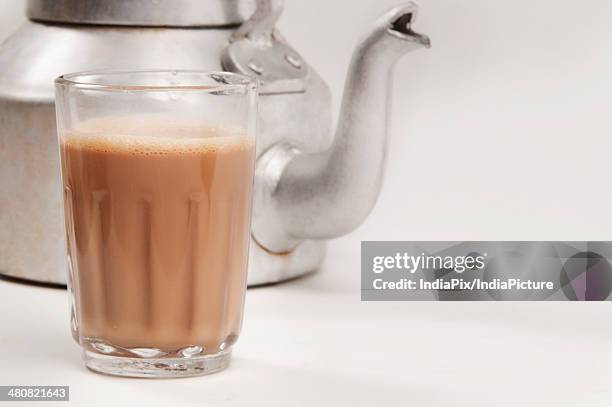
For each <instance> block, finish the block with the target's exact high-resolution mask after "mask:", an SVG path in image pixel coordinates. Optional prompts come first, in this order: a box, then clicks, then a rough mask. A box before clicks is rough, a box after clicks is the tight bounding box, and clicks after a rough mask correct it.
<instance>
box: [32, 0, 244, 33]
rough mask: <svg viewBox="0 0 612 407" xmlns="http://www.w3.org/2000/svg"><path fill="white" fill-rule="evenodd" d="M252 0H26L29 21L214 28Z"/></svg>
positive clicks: (238, 15) (239, 14)
mask: <svg viewBox="0 0 612 407" xmlns="http://www.w3.org/2000/svg"><path fill="white" fill-rule="evenodd" d="M254 11H255V1H254V0H28V3H27V9H26V15H27V16H28V18H29V19H31V20H38V21H45V22H55V23H73V24H99V25H122V26H149V27H197V26H200V27H217V26H226V25H236V24H241V23H242V22H244V21H245V20H246V19H248V18H249V16H251V15H252V14H253V12H254Z"/></svg>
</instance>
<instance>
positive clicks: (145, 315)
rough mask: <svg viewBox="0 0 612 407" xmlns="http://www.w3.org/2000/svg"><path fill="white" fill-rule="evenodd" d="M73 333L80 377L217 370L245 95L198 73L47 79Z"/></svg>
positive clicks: (242, 82)
mask: <svg viewBox="0 0 612 407" xmlns="http://www.w3.org/2000/svg"><path fill="white" fill-rule="evenodd" d="M55 89H56V111H57V127H58V137H59V146H60V155H61V173H62V187H63V197H64V209H65V224H66V239H67V257H68V290H69V293H70V297H71V311H70V312H71V329H72V335H73V337H74V339H75V340H76V341H77V342H78V343H79V344H80V346H81V347H82V349H83V359H84V361H85V364H86V366H87V367H88V368H90V369H92V370H94V371H97V372H102V373H107V374H113V375H120V376H136V377H177V376H192V375H200V374H206V373H212V372H215V371H218V370H221V369H223V368H225V367H226V366H227V365H228V363H229V361H230V355H231V351H232V346H233V345H234V343H235V342H236V339H237V338H238V334H239V332H240V327H241V324H242V314H243V305H244V295H245V290H246V273H247V260H248V246H249V241H250V218H251V193H252V187H253V167H254V161H255V130H256V115H257V111H256V105H257V83H256V80H254V79H251V78H249V77H246V76H242V75H236V74H231V73H225V72H203V71H98V72H83V73H72V74H67V75H63V76H60V77H59V78H58V79H57V80H56V81H55Z"/></svg>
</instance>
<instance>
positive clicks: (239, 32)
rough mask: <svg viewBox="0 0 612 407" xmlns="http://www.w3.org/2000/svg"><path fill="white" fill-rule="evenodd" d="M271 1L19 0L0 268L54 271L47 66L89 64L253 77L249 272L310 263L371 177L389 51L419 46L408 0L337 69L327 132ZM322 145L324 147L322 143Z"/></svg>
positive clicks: (58, 264) (3, 118)
mask: <svg viewBox="0 0 612 407" xmlns="http://www.w3.org/2000/svg"><path fill="white" fill-rule="evenodd" d="M282 7H283V1H282V0H257V1H256V2H254V1H252V0H250V1H249V0H155V1H152V2H151V1H149V0H29V1H28V3H27V16H28V18H29V21H27V22H26V23H24V25H23V26H22V27H21V28H20V29H19V30H18V31H17V32H15V33H14V34H13V35H12V36H11V37H9V38H8V39H7V40H6V41H5V42H4V43H3V44H2V46H1V47H0V273H2V274H6V275H10V276H14V277H20V278H24V279H29V280H35V281H41V282H50V283H58V284H64V283H65V274H66V272H65V270H66V264H65V263H66V255H65V253H66V251H65V248H64V239H63V235H64V227H63V218H62V210H61V196H60V187H59V162H58V161H59V157H58V148H57V140H56V132H55V114H54V105H53V79H54V78H55V77H57V76H58V75H60V74H62V73H66V72H74V71H84V70H92V69H207V70H221V69H223V70H226V71H234V72H239V73H243V74H248V75H254V76H256V77H258V78H259V79H260V82H261V84H262V86H261V98H260V107H259V109H260V112H259V115H260V118H259V134H258V144H257V154H258V159H257V168H256V176H255V198H254V207H253V230H252V239H251V247H250V260H249V266H250V269H249V277H248V283H249V285H258V284H265V283H273V282H278V281H282V280H286V279H290V278H293V277H296V276H299V275H302V274H305V273H308V272H310V271H313V270H316V269H317V268H318V267H319V266H320V265H321V263H322V261H323V259H324V256H325V240H326V239H329V238H333V237H337V236H340V235H343V234H346V233H348V232H350V231H351V230H353V229H354V228H356V227H357V226H358V225H359V224H360V223H361V222H362V221H363V220H364V219H365V217H366V216H367V215H368V213H369V212H370V210H371V209H372V207H373V205H374V203H375V201H376V198H377V195H378V192H379V189H380V185H381V181H382V172H383V167H384V161H385V151H386V144H387V137H386V136H387V123H388V114H389V93H390V88H391V79H392V70H393V66H394V63H395V62H396V61H397V60H398V59H399V57H401V56H402V55H404V54H405V53H407V52H409V51H412V50H415V49H418V48H422V47H428V46H429V39H428V38H427V37H426V36H424V35H421V34H418V33H416V32H414V31H413V30H412V29H411V23H412V22H413V21H414V18H415V15H416V11H417V7H416V5H415V4H414V3H411V2H410V3H407V4H404V5H402V6H399V7H396V8H394V9H392V10H390V11H389V12H387V13H386V14H384V15H383V16H382V17H381V18H380V19H378V20H377V21H376V22H375V24H374V25H373V27H372V28H371V29H370V31H369V32H368V33H367V34H366V35H365V36H364V37H363V39H362V40H361V41H360V43H359V44H358V45H357V47H356V49H355V51H354V54H353V58H352V62H351V65H350V67H349V69H348V75H347V79H346V85H345V91H344V99H343V102H342V108H341V112H340V117H339V121H338V127H337V130H336V134H335V137H334V134H333V133H332V131H331V95H330V91H329V89H328V87H327V86H326V85H325V83H324V82H323V80H322V79H321V78H320V77H319V75H318V74H317V73H316V72H315V70H314V69H313V68H312V67H311V66H309V65H308V64H307V63H306V61H304V59H303V58H302V57H301V56H300V54H299V53H298V52H297V51H296V50H294V49H293V48H292V47H291V46H290V45H289V44H288V43H287V41H286V40H285V39H284V38H283V37H282V35H281V34H280V33H279V32H278V31H277V30H276V29H275V28H274V27H275V23H276V21H277V19H278V18H279V16H280V14H281V11H282ZM330 146H331V147H330Z"/></svg>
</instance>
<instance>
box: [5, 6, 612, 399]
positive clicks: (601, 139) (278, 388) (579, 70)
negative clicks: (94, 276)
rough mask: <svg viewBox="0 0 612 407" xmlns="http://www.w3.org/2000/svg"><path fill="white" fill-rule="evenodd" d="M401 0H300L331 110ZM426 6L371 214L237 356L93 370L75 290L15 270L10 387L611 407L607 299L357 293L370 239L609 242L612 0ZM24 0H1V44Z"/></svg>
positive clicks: (260, 301)
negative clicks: (378, 299) (168, 370)
mask: <svg viewBox="0 0 612 407" xmlns="http://www.w3.org/2000/svg"><path fill="white" fill-rule="evenodd" d="M394 4H396V1H392V0H367V1H366V0H360V1H355V0H342V1H341V0H310V1H297V0H288V1H287V5H286V10H285V13H284V15H283V17H282V19H281V21H280V23H279V27H280V29H281V31H283V33H284V34H285V35H286V36H287V37H288V39H289V40H290V41H291V43H292V44H293V45H294V46H295V48H296V49H298V50H299V51H300V53H301V54H302V55H303V56H305V57H306V59H307V60H308V61H309V62H310V63H311V64H312V65H313V66H314V67H315V68H316V69H317V70H318V71H319V73H320V74H321V75H322V77H323V78H325V79H326V81H327V82H328V83H329V85H330V86H331V88H332V90H333V92H334V99H335V100H334V104H335V107H336V108H337V107H338V104H339V100H340V98H341V94H340V93H341V89H342V86H343V80H344V76H345V70H346V66H347V64H348V60H349V58H350V54H351V50H352V47H353V45H354V44H355V42H356V40H357V39H358V37H359V36H360V34H361V33H362V32H363V31H364V30H365V28H366V27H367V25H368V24H369V23H370V22H371V21H372V20H373V19H374V18H376V17H377V15H378V14H380V13H381V12H382V11H384V10H385V9H386V8H388V7H390V6H392V5H394ZM420 5H421V14H420V15H419V18H418V20H417V22H416V24H415V29H417V30H418V31H422V32H424V33H427V34H429V35H430V37H431V39H432V43H433V48H432V49H430V50H423V51H418V52H416V53H413V54H410V55H408V56H407V57H405V59H403V60H402V61H401V62H400V63H399V64H398V66H397V71H396V81H395V87H394V94H393V101H394V112H393V121H392V126H391V131H392V134H391V143H390V145H391V150H390V154H389V162H388V166H387V175H386V180H385V185H384V188H383V192H382V195H381V197H380V199H379V202H378V204H377V206H376V208H375V209H374V211H373V213H372V215H371V216H370V217H369V218H368V220H367V221H366V222H365V223H364V225H363V226H362V227H361V228H360V229H358V230H357V231H356V232H354V233H352V234H351V235H349V236H347V237H344V238H342V239H338V240H336V241H334V242H332V243H331V244H330V253H329V256H328V259H327V261H326V263H325V265H324V267H323V269H322V270H321V271H320V272H319V273H317V274H316V275H314V276H310V277H307V278H303V279H300V280H297V281H293V282H290V283H287V284H284V285H279V286H276V287H267V288H260V289H255V290H250V291H249V293H248V295H247V310H246V317H245V318H246V319H245V326H244V334H243V335H242V337H241V340H240V341H239V343H238V345H237V347H236V352H235V360H234V364H233V366H232V367H231V368H230V369H229V370H227V371H225V372H223V373H221V374H218V375H213V376H209V377H203V378H193V379H183V380H172V381H143V380H126V379H115V378H110V377H105V376H100V375H95V374H93V373H90V372H88V371H86V370H85V369H84V368H83V367H82V365H81V362H80V360H79V357H78V348H77V347H76V345H74V344H73V343H72V342H71V339H70V338H69V334H68V332H69V329H68V319H67V305H66V298H65V293H64V292H62V291H59V290H50V289H45V288H38V287H29V286H21V285H17V284H12V283H8V282H3V281H0V298H1V301H2V303H1V305H2V311H1V312H0V384H58V385H60V384H65V385H66V384H67V385H70V386H71V398H72V400H73V401H72V402H71V405H87V406H93V405H101V406H102V405H111V403H112V404H114V405H121V404H122V403H121V402H124V403H125V404H126V405H127V404H128V403H130V404H135V403H137V404H138V405H145V404H146V405H151V406H152V405H236V406H238V405H240V406H246V405H266V406H275V405H287V406H297V405H333V406H338V405H351V406H361V405H363V406H366V405H376V406H379V405H380V406H391V405H402V406H405V405H412V406H446V405H455V406H464V405H465V406H516V405H521V406H553V405H555V406H570V405H572V406H573V405H581V406H609V405H610V404H611V403H612V383H611V380H610V377H611V376H612V374H611V371H612V308H611V307H610V305H609V304H607V303H603V304H579V303H433V302H427V303H361V302H360V301H359V258H358V257H359V256H358V254H359V242H360V241H361V240H394V239H395V240H428V239H431V240H469V239H477V240H495V239H499V240H513V239H525V240H532V239H533V240H536V239H538V240H587V239H590V240H597V239H600V240H612V216H610V214H609V212H610V208H611V207H612V205H611V204H612V192H611V190H610V186H609V179H610V174H611V173H612V161H611V160H610V150H611V147H612V141H611V138H612V121H611V118H612V111H611V110H612V109H611V107H610V106H611V104H612V103H611V102H612V79H611V78H612V52H611V51H612V28H611V25H610V21H612V2H610V1H608V0H585V1H581V2H575V1H572V2H570V1H567V0H557V1H553V0H514V1H501V0H421V1H420ZM22 7H23V3H22V1H17V0H2V1H1V2H0V39H1V38H4V37H5V36H6V35H8V34H9V33H10V32H12V31H13V30H14V29H15V28H16V27H17V26H18V25H19V23H20V21H21V19H22V18H23V17H22ZM49 46H53V44H49ZM0 69H1V67H0Z"/></svg>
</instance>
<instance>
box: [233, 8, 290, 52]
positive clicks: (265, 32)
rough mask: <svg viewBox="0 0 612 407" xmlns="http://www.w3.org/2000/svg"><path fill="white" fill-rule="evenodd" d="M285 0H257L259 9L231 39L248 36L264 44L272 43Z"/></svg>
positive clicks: (235, 39)
mask: <svg viewBox="0 0 612 407" xmlns="http://www.w3.org/2000/svg"><path fill="white" fill-rule="evenodd" d="M284 3H285V1H284V0H257V9H256V10H255V12H254V13H253V15H252V16H251V18H249V19H248V20H247V21H245V22H244V23H243V24H242V25H241V26H240V27H239V28H238V29H237V30H236V31H234V33H233V34H232V37H231V39H230V41H231V42H234V41H237V40H240V39H243V38H248V39H249V40H251V41H254V42H256V43H258V44H261V45H263V46H266V45H270V44H271V43H272V33H273V32H274V26H275V24H276V22H277V21H278V18H279V17H280V15H281V13H282V12H283V6H284Z"/></svg>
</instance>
